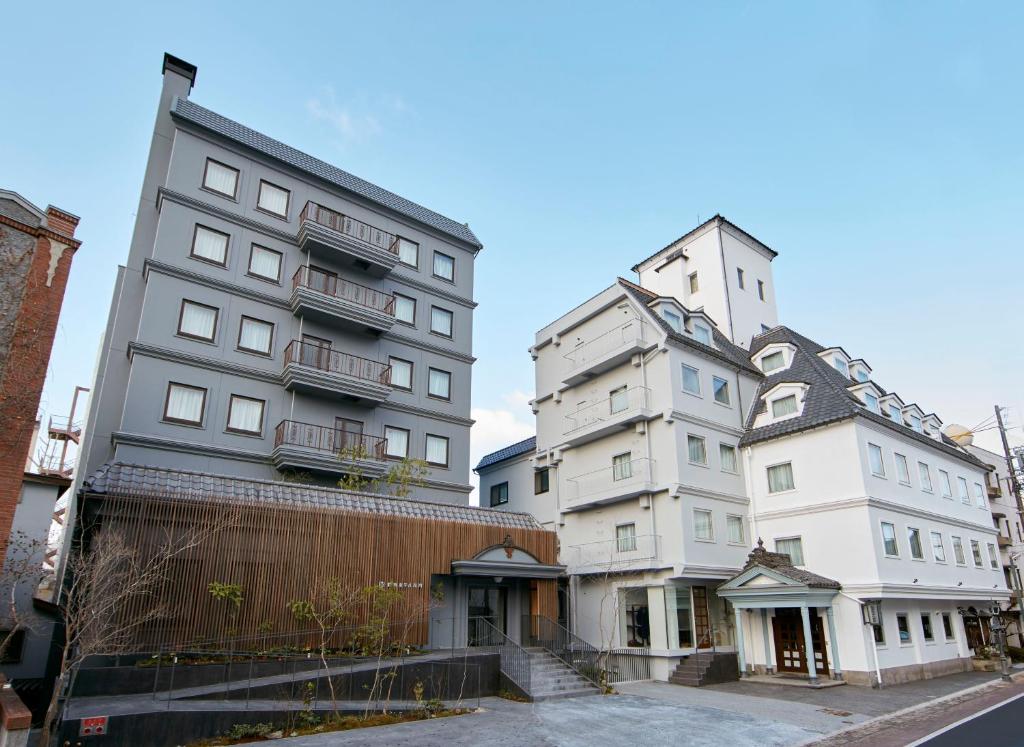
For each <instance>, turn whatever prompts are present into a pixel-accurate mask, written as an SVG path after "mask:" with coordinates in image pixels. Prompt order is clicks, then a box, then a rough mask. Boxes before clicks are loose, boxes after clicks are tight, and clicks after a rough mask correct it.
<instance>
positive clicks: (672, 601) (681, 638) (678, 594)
mask: <svg viewBox="0 0 1024 747" xmlns="http://www.w3.org/2000/svg"><path fill="white" fill-rule="evenodd" d="M690 608H691V605H690V587H689V586H685V585H683V584H672V583H666V584H665V621H666V624H667V625H668V645H669V648H692V647H693V645H694V642H693V619H692V616H691V612H690Z"/></svg>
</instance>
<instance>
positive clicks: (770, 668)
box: [761, 607, 775, 674]
mask: <svg viewBox="0 0 1024 747" xmlns="http://www.w3.org/2000/svg"><path fill="white" fill-rule="evenodd" d="M761 635H762V636H763V637H764V671H765V673H766V674H775V663H774V662H773V661H772V644H771V640H769V638H768V610H766V609H764V608H763V607H762V608H761Z"/></svg>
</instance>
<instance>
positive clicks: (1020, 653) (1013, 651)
mask: <svg viewBox="0 0 1024 747" xmlns="http://www.w3.org/2000/svg"><path fill="white" fill-rule="evenodd" d="M1006 655H1007V656H1009V657H1010V658H1011V659H1013V660H1014V661H1024V648H1019V647H1018V646H1007V647H1006Z"/></svg>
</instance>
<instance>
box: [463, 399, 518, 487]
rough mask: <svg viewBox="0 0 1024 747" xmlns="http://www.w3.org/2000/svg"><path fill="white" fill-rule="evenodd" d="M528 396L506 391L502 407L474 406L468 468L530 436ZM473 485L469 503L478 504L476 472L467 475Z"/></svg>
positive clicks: (477, 478) (478, 483)
mask: <svg viewBox="0 0 1024 747" xmlns="http://www.w3.org/2000/svg"><path fill="white" fill-rule="evenodd" d="M530 399H531V395H529V394H525V393H523V392H520V391H513V392H508V393H507V394H504V395H502V397H501V400H502V402H503V403H504V404H505V407H496V408H486V407H474V408H473V410H472V411H471V412H470V417H472V418H473V420H475V421H476V422H475V423H474V424H473V429H472V432H471V433H470V446H469V461H470V468H472V467H475V466H476V464H477V462H479V461H480V458H481V457H482V456H484V455H485V454H490V453H491V452H492V451H497V450H498V449H500V448H502V447H503V446H508V445H509V444H514V443H515V442H517V441H522V440H523V439H524V438H529V437H530V436H532V435H533V432H534V425H533V417H532V413H531V411H530V408H529V401H530ZM469 481H470V484H472V485H473V494H472V495H471V497H470V503H471V504H474V505H479V495H478V492H479V491H478V488H479V486H480V478H479V477H478V476H477V475H476V473H473V472H471V473H470V475H469Z"/></svg>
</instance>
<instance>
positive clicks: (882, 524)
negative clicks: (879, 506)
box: [878, 521, 900, 558]
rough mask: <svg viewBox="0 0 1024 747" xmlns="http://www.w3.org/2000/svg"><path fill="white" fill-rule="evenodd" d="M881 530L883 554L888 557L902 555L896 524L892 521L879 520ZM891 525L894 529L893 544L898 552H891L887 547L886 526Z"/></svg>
mask: <svg viewBox="0 0 1024 747" xmlns="http://www.w3.org/2000/svg"><path fill="white" fill-rule="evenodd" d="M878 523H879V531H880V532H881V537H882V554H883V555H885V557H887V558H898V557H899V556H900V541H899V537H898V536H897V534H896V525H895V524H893V523H892V522H891V521H879V522H878ZM886 527H890V528H891V529H892V544H893V546H894V547H895V548H896V552H895V554H894V553H891V552H889V548H888V547H886V538H885V528H886Z"/></svg>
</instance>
